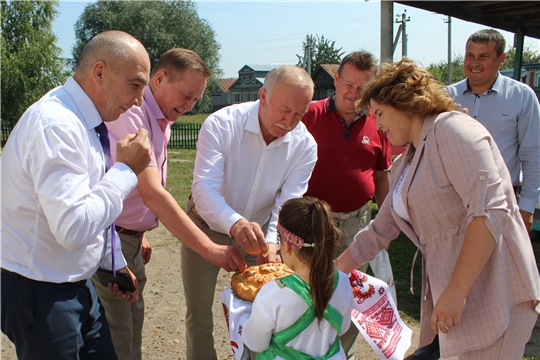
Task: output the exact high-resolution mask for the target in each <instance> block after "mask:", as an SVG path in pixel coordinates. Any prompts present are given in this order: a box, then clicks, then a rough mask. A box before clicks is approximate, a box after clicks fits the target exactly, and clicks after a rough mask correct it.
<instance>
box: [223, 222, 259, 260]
mask: <svg viewBox="0 0 540 360" xmlns="http://www.w3.org/2000/svg"><path fill="white" fill-rule="evenodd" d="M231 235H232V236H233V237H234V238H235V239H236V243H237V244H238V246H240V247H241V248H242V249H244V251H245V252H247V253H248V254H259V253H261V252H265V251H266V250H267V249H268V245H267V244H266V240H265V239H264V233H263V231H262V229H261V226H260V225H259V224H257V223H256V222H249V221H248V220H246V219H240V220H238V221H237V222H236V223H235V224H234V225H233V226H232V227H231Z"/></svg>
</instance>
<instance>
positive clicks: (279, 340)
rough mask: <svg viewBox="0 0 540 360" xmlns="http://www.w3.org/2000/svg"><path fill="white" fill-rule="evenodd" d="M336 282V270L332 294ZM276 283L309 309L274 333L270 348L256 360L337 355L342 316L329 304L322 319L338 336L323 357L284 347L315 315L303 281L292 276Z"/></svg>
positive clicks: (304, 359)
mask: <svg viewBox="0 0 540 360" xmlns="http://www.w3.org/2000/svg"><path fill="white" fill-rule="evenodd" d="M338 281H339V275H338V272H337V270H334V291H333V293H334V292H335V291H336V288H337V285H338ZM276 282H278V284H279V282H281V283H283V284H284V285H286V286H287V287H288V288H290V289H291V290H293V291H294V292H295V293H296V294H298V296H300V298H302V300H304V301H305V302H306V304H308V305H309V308H308V309H307V310H306V312H304V314H303V315H302V316H300V317H299V318H298V320H296V322H295V323H294V324H292V325H291V326H289V327H288V328H286V329H283V330H281V331H280V332H278V333H274V334H273V335H272V339H271V340H270V347H269V348H268V349H267V350H265V351H263V352H261V353H258V354H257V360H270V359H274V358H276V357H277V356H280V357H282V358H284V359H286V360H325V359H328V358H330V357H332V356H334V355H335V354H337V353H338V352H339V349H340V341H339V334H340V333H341V323H342V322H343V316H342V315H341V314H340V313H339V312H338V311H337V310H336V309H335V308H334V307H333V306H331V305H330V304H329V305H328V306H327V307H326V309H325V310H324V314H323V318H324V319H326V320H327V321H328V322H329V323H330V325H332V327H333V328H334V329H336V330H337V332H338V335H336V339H335V340H334V342H333V343H332V345H331V346H330V348H329V349H328V351H327V352H326V354H325V355H323V356H319V357H313V356H311V355H308V354H305V353H303V352H301V351H300V350H296V349H293V348H291V347H288V346H287V345H285V344H287V343H288V342H289V341H291V340H292V339H294V338H295V337H297V336H298V335H299V334H300V333H301V332H302V331H304V330H305V329H306V328H307V327H308V326H309V325H310V324H311V323H312V322H313V321H315V320H316V319H317V316H316V314H315V308H314V306H313V298H312V297H311V292H310V288H309V285H308V284H306V282H305V281H304V280H302V279H300V278H299V277H298V276H297V275H294V274H292V275H289V276H286V277H284V278H281V279H278V280H276Z"/></svg>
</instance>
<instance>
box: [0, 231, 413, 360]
mask: <svg viewBox="0 0 540 360" xmlns="http://www.w3.org/2000/svg"><path fill="white" fill-rule="evenodd" d="M148 239H149V241H150V243H151V244H152V259H151V260H150V263H148V265H147V276H148V282H147V284H146V288H145V294H144V298H145V302H146V318H145V322H144V329H143V358H144V359H147V360H154V359H168V360H173V359H185V348H186V346H185V323H184V314H185V306H184V304H185V302H184V292H183V287H182V278H181V275H180V244H179V243H178V242H177V241H176V240H175V239H174V237H173V236H172V235H170V233H169V232H168V231H167V230H166V229H165V228H164V227H162V226H160V227H158V228H157V229H155V230H153V231H151V232H150V233H149V234H148ZM230 277H231V275H230V274H229V273H227V272H225V271H223V270H222V271H221V272H220V273H219V279H218V286H217V289H216V293H215V302H214V307H213V310H214V324H215V327H214V339H215V342H216V349H217V353H218V357H219V359H234V357H233V355H232V350H231V347H230V344H229V337H228V330H227V325H226V323H225V318H224V316H223V310H222V306H221V303H220V301H219V294H220V293H221V291H222V290H223V286H224V285H225V284H226V283H227V282H228V281H229V280H230ZM407 325H408V326H409V327H411V328H412V329H413V339H412V344H413V345H412V346H411V348H410V349H409V350H408V352H407V355H409V354H411V353H412V352H413V351H414V349H415V348H416V344H417V343H418V329H419V328H418V325H411V324H407ZM1 347H2V349H1V358H2V359H5V360H15V359H16V358H17V357H16V355H15V349H14V346H13V344H12V343H11V342H10V341H9V340H8V339H7V337H6V336H5V335H3V334H2V336H1ZM355 358H356V359H363V360H377V359H378V358H377V357H376V356H375V353H374V352H373V350H372V349H371V347H370V346H369V345H368V344H367V343H366V342H365V341H364V340H363V339H358V341H357V346H356V353H355ZM201 360H203V359H201Z"/></svg>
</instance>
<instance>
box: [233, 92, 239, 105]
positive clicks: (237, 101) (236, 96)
mask: <svg viewBox="0 0 540 360" xmlns="http://www.w3.org/2000/svg"><path fill="white" fill-rule="evenodd" d="M233 101H234V103H235V104H237V103H239V102H240V94H239V93H235V94H233Z"/></svg>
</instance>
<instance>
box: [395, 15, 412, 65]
mask: <svg viewBox="0 0 540 360" xmlns="http://www.w3.org/2000/svg"><path fill="white" fill-rule="evenodd" d="M406 12H407V10H406V9H405V10H403V14H401V20H400V19H399V15H397V17H396V24H399V28H398V31H397V34H396V39H395V40H394V46H393V51H392V53H393V52H394V51H395V50H396V46H397V42H398V41H399V36H400V35H402V34H403V37H402V38H403V39H402V41H401V55H402V56H407V40H408V39H407V22H408V21H411V18H410V17H407V14H406Z"/></svg>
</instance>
